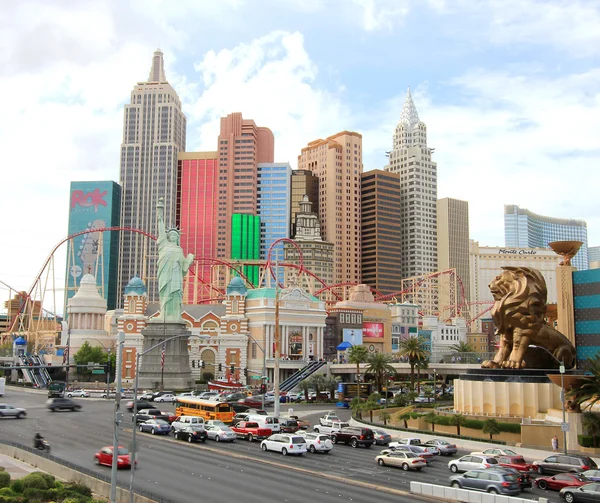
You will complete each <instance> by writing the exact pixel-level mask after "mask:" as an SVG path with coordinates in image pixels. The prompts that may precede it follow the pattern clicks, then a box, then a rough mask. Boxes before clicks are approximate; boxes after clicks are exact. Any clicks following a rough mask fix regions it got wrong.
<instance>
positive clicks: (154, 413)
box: [131, 409, 169, 424]
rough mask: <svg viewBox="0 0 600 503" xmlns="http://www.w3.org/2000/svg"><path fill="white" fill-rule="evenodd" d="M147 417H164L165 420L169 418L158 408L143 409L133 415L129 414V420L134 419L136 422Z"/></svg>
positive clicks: (141, 421) (143, 420)
mask: <svg viewBox="0 0 600 503" xmlns="http://www.w3.org/2000/svg"><path fill="white" fill-rule="evenodd" d="M149 419H164V420H165V421H167V420H168V419H169V415H168V414H163V413H162V411H160V410H158V409H145V410H142V411H139V412H138V413H137V414H136V415H135V416H133V415H132V416H131V420H132V421H135V423H136V424H139V423H144V422H146V421H148V420H149Z"/></svg>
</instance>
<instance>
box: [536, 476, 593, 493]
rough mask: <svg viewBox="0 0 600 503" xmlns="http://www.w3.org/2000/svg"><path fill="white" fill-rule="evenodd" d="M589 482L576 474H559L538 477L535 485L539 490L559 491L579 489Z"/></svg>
mask: <svg viewBox="0 0 600 503" xmlns="http://www.w3.org/2000/svg"><path fill="white" fill-rule="evenodd" d="M590 482H591V480H589V479H587V478H586V477H584V476H583V475H580V474H578V473H559V474H558V475H554V476H552V477H538V478H537V479H535V485H536V486H538V487H539V488H540V489H551V490H553V491H560V490H561V489H562V488H563V487H579V486H583V485H585V484H589V483H590Z"/></svg>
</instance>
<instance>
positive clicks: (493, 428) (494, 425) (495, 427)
mask: <svg viewBox="0 0 600 503" xmlns="http://www.w3.org/2000/svg"><path fill="white" fill-rule="evenodd" d="M481 431H483V433H489V435H490V440H492V436H493V435H498V434H499V433H500V425H499V424H498V421H496V420H495V419H491V418H490V419H486V420H485V421H484V422H483V427H482V428H481Z"/></svg>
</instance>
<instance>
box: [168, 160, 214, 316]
mask: <svg viewBox="0 0 600 503" xmlns="http://www.w3.org/2000/svg"><path fill="white" fill-rule="evenodd" d="M218 164H219V155H218V152H180V153H179V155H178V168H177V169H178V172H179V175H178V179H179V187H178V189H177V193H178V197H177V221H178V222H179V223H180V226H181V241H180V242H181V247H182V248H183V252H184V254H185V255H187V254H188V253H193V254H194V255H195V258H196V261H195V262H194V265H193V266H192V271H191V273H190V274H188V275H187V277H186V280H187V297H186V303H189V304H196V303H198V302H199V301H201V300H202V299H206V298H208V297H209V296H210V290H209V289H210V286H209V285H210V284H211V275H210V273H211V265H212V264H211V262H210V261H208V260H205V259H211V258H213V257H216V256H217V198H218V184H219V166H218Z"/></svg>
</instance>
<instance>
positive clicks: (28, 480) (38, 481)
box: [21, 472, 48, 489]
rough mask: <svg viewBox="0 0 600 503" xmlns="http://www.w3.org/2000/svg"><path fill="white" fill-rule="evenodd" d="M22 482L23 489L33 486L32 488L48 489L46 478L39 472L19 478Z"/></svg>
mask: <svg viewBox="0 0 600 503" xmlns="http://www.w3.org/2000/svg"><path fill="white" fill-rule="evenodd" d="M21 481H22V482H23V489H28V488H30V487H31V488H34V489H48V484H47V483H46V479H44V477H42V476H41V475H40V474H39V473H37V472H35V473H30V474H29V475H26V476H25V477H23V478H22V479H21Z"/></svg>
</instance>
